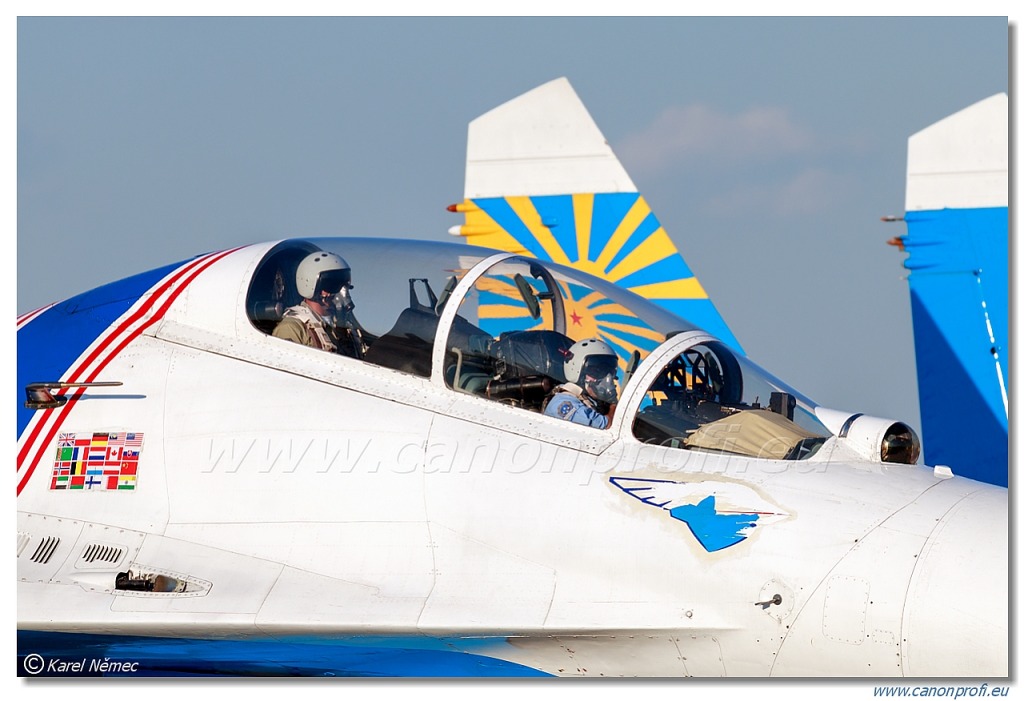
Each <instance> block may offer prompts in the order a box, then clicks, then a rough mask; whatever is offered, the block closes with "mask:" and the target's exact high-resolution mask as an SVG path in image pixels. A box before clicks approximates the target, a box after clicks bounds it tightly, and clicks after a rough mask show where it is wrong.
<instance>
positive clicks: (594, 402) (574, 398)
mask: <svg viewBox="0 0 1024 701" xmlns="http://www.w3.org/2000/svg"><path fill="white" fill-rule="evenodd" d="M618 365H619V357H618V356H617V355H616V354H615V351H614V350H612V347H611V346H609V345H608V344H607V343H605V342H604V341H602V340H601V339H599V338H588V339H586V340H583V341H577V342H576V343H574V344H573V346H572V348H570V349H569V351H568V353H567V354H566V359H565V378H566V379H567V380H568V382H567V383H566V384H564V385H559V386H558V387H556V388H555V390H554V391H555V393H554V395H552V397H551V398H550V399H549V400H548V403H547V406H546V407H545V409H544V413H545V414H547V415H548V416H554V417H557V418H559V419H565V420H566V421H572V422H573V423H578V424H583V425H584V426H593V427H594V428H607V427H608V424H609V423H611V420H612V417H613V416H614V415H615V402H616V400H617V399H618V391H617V389H616V387H615V374H616V372H617V370H618Z"/></svg>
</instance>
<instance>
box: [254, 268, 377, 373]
mask: <svg viewBox="0 0 1024 701" xmlns="http://www.w3.org/2000/svg"><path fill="white" fill-rule="evenodd" d="M295 287H296V289H297V290H298V293H299V295H301V296H302V302H301V303H300V304H296V305H295V306H294V307H289V308H288V309H287V310H285V312H284V316H283V317H282V318H281V321H280V322H278V324H277V326H276V327H275V328H274V336H275V337H277V338H282V339H284V340H286V341H292V342H294V343H300V344H302V345H304V346H310V347H311V348H319V349H321V350H326V351H329V352H331V353H334V352H339V353H343V354H345V355H351V356H354V357H358V358H361V357H362V355H363V353H364V352H365V350H366V348H365V346H364V345H363V341H362V337H361V328H360V326H359V324H358V322H356V321H355V318H354V317H353V316H352V309H353V308H354V307H355V305H354V304H353V303H352V297H351V295H350V293H349V290H351V289H352V269H351V268H350V267H349V265H348V263H346V262H345V259H344V258H342V257H341V256H339V255H337V254H336V253H329V252H328V251H317V252H316V253H310V254H309V255H308V256H306V257H305V258H303V259H302V262H301V263H299V267H298V268H297V270H296V271H295Z"/></svg>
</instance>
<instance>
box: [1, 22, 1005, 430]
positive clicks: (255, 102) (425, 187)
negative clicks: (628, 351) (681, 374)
mask: <svg viewBox="0 0 1024 701" xmlns="http://www.w3.org/2000/svg"><path fill="white" fill-rule="evenodd" d="M17 39H18V45H17V80H18V82H17V120H18V124H17V147H18V156H17V159H18V160H17V216H18V218H17V239H18V253H17V266H18V273H19V274H18V283H17V285H18V287H17V311H18V312H19V313H21V312H25V311H29V310H31V309H34V308H36V307H39V306H42V305H44V304H47V303H49V302H51V301H55V300H57V299H62V298H65V297H68V296H71V295H74V294H77V293H79V292H82V291H84V290H86V289H89V288H92V287H95V286H97V285H99V284H102V283H104V282H107V281H109V280H112V279H116V278H120V277H124V276H127V275H130V274H133V273H136V272H140V271H143V270H147V269H150V268H154V267H157V266H159V265H162V264H164V263H167V262H171V261H174V260H180V259H183V258H187V257H190V256H192V255H194V254H197V253H201V252H204V251H209V250H214V249H221V248H226V247H229V246H234V245H238V244H243V243H251V242H256V241H263V240H270V239H276V238H283V237H289V236H313V235H371V236H391V237H408V238H422V239H428V240H438V241H448V240H452V239H451V237H450V236H449V235H448V234H447V233H446V231H447V229H448V228H449V227H450V226H452V225H454V224H458V223H460V219H459V218H458V217H457V216H455V215H452V214H449V213H447V212H446V211H445V206H446V205H448V204H450V203H453V202H456V201H459V200H460V199H461V197H462V184H463V168H464V162H463V160H464V158H465V138H466V125H467V123H468V122H469V121H470V120H471V119H473V118H474V117H476V116H478V115H480V114H482V113H483V112H485V111H487V110H489V109H491V108H492V107H495V106H497V105H498V104H500V103H502V102H504V101H506V100H508V99H511V98H512V97H515V96H516V95H519V94H520V93H522V92H525V91H527V90H529V89H531V88H533V87H536V86H537V85H540V84H541V83H544V82H546V81H548V80H551V79H553V78H556V77H559V76H563V75H564V76H567V77H568V78H569V80H570V81H571V82H572V84H573V86H574V87H575V89H576V91H577V92H578V93H579V95H580V96H581V98H582V99H583V101H584V103H585V104H586V105H587V107H588V109H589V110H590V112H591V114H592V115H593V117H594V119H595V121H596V122H597V123H598V125H599V126H600V128H601V129H602V131H603V132H604V134H605V136H606V137H607V138H608V140H609V143H610V144H611V146H612V148H613V149H614V150H615V151H616V153H617V154H618V156H619V158H620V160H621V161H622V162H623V164H624V165H625V167H626V169H627V170H628V171H629V172H630V174H631V176H632V178H633V180H634V182H635V183H636V184H637V186H638V187H639V189H640V191H641V192H642V193H644V195H645V196H646V198H647V200H648V202H649V203H650V205H651V207H652V209H653V210H654V211H655V213H656V214H657V216H658V217H659V219H660V220H661V222H662V224H663V225H664V227H665V229H666V230H667V232H668V233H669V235H670V236H671V237H672V238H673V239H674V240H675V241H676V242H677V244H678V245H679V247H680V249H681V250H682V252H683V254H684V256H685V257H686V259H687V262H688V263H689V265H690V267H691V268H692V269H693V271H694V272H695V273H696V274H697V276H698V277H699V278H700V280H701V281H702V283H703V285H704V287H705V289H707V290H708V292H709V293H710V294H711V296H712V299H713V300H714V301H715V303H716V304H717V305H718V308H719V310H720V311H721V313H722V315H723V316H724V317H725V319H726V321H727V322H728V323H729V324H730V325H731V327H732V329H733V331H734V332H735V334H736V335H737V337H738V338H739V340H740V341H741V343H743V345H744V347H745V348H746V350H747V352H748V353H749V354H750V356H751V357H752V358H754V359H755V360H756V361H757V362H759V363H760V364H761V365H763V366H765V367H766V368H768V369H769V370H771V371H772V372H773V373H775V374H776V375H778V376H779V377H781V378H783V379H785V380H787V381H788V382H790V383H791V384H793V385H794V386H795V387H797V388H798V389H800V390H801V391H803V392H804V393H806V394H808V395H809V396H811V397H813V398H815V399H816V400H818V401H819V402H822V403H824V404H826V405H830V406H835V407H838V408H847V409H850V410H855V411H861V412H865V413H868V414H874V415H881V416H887V417H892V418H897V419H905V420H909V421H910V422H911V423H913V424H914V425H915V426H917V425H918V410H917V405H916V402H917V400H916V381H915V378H914V361H913V345H912V335H911V331H910V308H909V295H908V291H907V284H906V281H905V280H904V279H903V276H904V275H905V271H904V270H903V268H902V266H901V262H902V259H903V255H902V254H900V253H898V252H897V251H896V250H895V249H893V248H890V247H888V246H886V245H885V241H886V240H887V239H888V238H890V237H892V236H895V235H899V234H902V233H904V231H905V229H904V227H903V225H902V224H883V223H881V222H880V221H879V218H880V217H882V216H884V215H889V214H894V215H901V214H902V213H903V197H904V174H905V168H906V160H905V159H906V140H907V137H908V136H910V134H912V133H914V132H916V131H918V130H920V129H922V128H924V127H926V126H928V125H929V124H931V123H932V122H934V121H936V120H938V119H941V118H942V117H945V116H947V115H949V114H951V113H953V112H955V111H957V110H959V109H962V108H964V107H966V106H968V105H970V104H972V103H973V102H976V101H978V100H981V99H983V98H985V97H988V96H989V95H992V94H994V93H997V92H1006V91H1007V90H1008V87H1009V85H1008V75H1009V71H1008V39H1009V33H1008V30H1007V21H1006V18H1005V17H996V18H943V19H929V18H914V17H911V18H759V19H749V18H747V19H744V18H682V17H670V18H634V17H626V18H585V17H584V18H572V17H570V18H116V17H115V18H21V19H19V20H18V22H17Z"/></svg>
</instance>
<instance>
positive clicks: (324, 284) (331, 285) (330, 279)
mask: <svg viewBox="0 0 1024 701" xmlns="http://www.w3.org/2000/svg"><path fill="white" fill-rule="evenodd" d="M351 280H352V271H351V270H349V269H348V268H345V269H343V270H325V271H323V272H322V273H320V277H319V278H318V279H317V281H316V292H317V294H319V293H320V292H326V293H327V294H329V295H336V294H338V292H339V291H340V290H341V288H342V287H343V286H346V285H348V284H349V283H350V282H351Z"/></svg>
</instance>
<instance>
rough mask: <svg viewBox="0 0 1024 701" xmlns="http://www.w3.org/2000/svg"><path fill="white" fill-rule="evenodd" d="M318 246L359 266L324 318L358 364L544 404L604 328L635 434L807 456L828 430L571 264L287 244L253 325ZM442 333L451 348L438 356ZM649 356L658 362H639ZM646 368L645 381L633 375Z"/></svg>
mask: <svg viewBox="0 0 1024 701" xmlns="http://www.w3.org/2000/svg"><path fill="white" fill-rule="evenodd" d="M314 251H327V252H331V253H335V254H337V255H339V256H341V257H342V258H343V259H344V260H345V261H347V263H348V265H349V266H350V272H349V271H346V273H347V274H346V280H345V281H344V283H345V285H344V289H345V290H346V291H347V293H348V294H347V295H338V296H337V297H336V298H335V300H336V302H335V305H336V306H335V309H334V310H333V313H329V314H328V315H327V316H328V318H327V321H328V326H330V327H331V328H332V333H334V334H336V336H337V343H336V345H337V348H338V352H339V353H342V354H344V355H348V356H350V357H354V358H356V359H358V360H360V361H363V362H366V363H369V364H372V365H378V366H382V367H386V368H391V369H393V370H398V371H400V372H404V373H408V374H410V375H414V376H418V377H421V378H432V381H433V382H439V381H440V382H443V384H444V385H445V386H446V387H447V388H449V389H450V390H452V391H456V392H460V393H464V394H469V395H474V396H477V397H480V398H483V399H487V400H491V401H495V402H500V403H502V404H506V405H509V406H513V407H517V408H520V409H523V410H525V411H533V412H541V411H543V408H544V406H545V402H546V401H547V399H549V398H550V396H551V394H552V392H553V391H554V390H555V388H556V387H558V386H560V385H563V384H564V383H566V382H567V381H571V380H572V379H573V378H567V377H566V372H565V369H566V366H565V362H566V360H567V357H568V355H569V349H570V348H571V347H572V346H573V344H574V343H575V342H577V341H580V340H583V339H588V338H597V339H600V340H602V341H604V342H605V343H607V344H608V346H610V347H611V349H612V351H613V352H614V354H615V357H616V360H617V363H616V364H617V368H616V376H617V380H618V387H619V392H620V394H619V399H620V400H622V399H623V398H624V397H625V396H626V395H627V394H628V395H631V396H635V395H636V393H638V392H641V391H642V393H643V398H642V401H641V402H640V403H639V404H638V405H637V407H638V408H637V410H636V412H635V415H634V416H631V417H623V419H624V420H627V421H629V422H630V425H631V427H632V433H633V435H634V436H635V438H637V439H638V440H641V441H644V442H653V443H658V444H661V445H666V446H669V447H675V448H680V449H686V450H714V451H724V452H727V453H737V454H742V455H756V456H760V457H769V458H773V459H799V458H804V457H807V456H809V455H811V454H813V452H814V451H815V450H816V449H817V447H818V446H820V445H821V443H822V442H824V440H825V437H826V436H828V435H829V433H828V431H827V429H825V427H824V426H823V425H822V424H821V423H820V422H818V420H817V419H816V418H815V416H814V408H815V405H814V403H813V402H811V401H810V400H808V399H807V398H806V397H803V396H802V395H800V394H799V393H797V392H795V391H794V390H792V389H790V388H788V387H786V386H785V385H783V384H782V383H780V382H779V381H777V380H775V379H774V378H773V377H771V375H769V374H768V373H765V372H764V371H763V370H761V369H760V368H758V367H757V366H756V365H754V364H753V363H752V362H750V361H749V360H747V359H746V358H745V357H744V356H742V355H741V354H739V353H737V352H735V351H733V350H732V349H730V348H729V347H728V346H726V345H725V344H723V343H721V342H719V341H717V340H714V339H711V338H710V337H708V336H707V335H706V334H702V333H700V330H699V329H697V328H696V327H695V326H693V325H692V324H690V323H688V322H686V321H685V320H683V319H681V318H679V317H677V316H675V315H674V314H672V313H670V312H668V311H666V310H664V309H662V308H661V307H659V306H657V305H655V304H653V303H652V302H650V301H648V300H646V299H644V298H642V297H639V296H637V295H635V294H633V293H631V292H629V291H627V290H624V289H622V288H619V287H617V286H616V285H613V284H611V283H609V282H607V281H605V280H602V279H599V278H596V277H593V276H590V275H587V274H585V273H582V272H580V271H578V270H575V269H573V268H570V267H566V266H562V265H558V264H555V263H551V262H542V261H537V260H533V259H529V258H524V257H519V256H512V255H508V254H500V253H498V252H496V251H492V250H489V249H483V248H477V247H471V246H464V245H458V244H437V243H426V242H417V241H397V240H391V241H382V240H379V239H375V240H367V239H344V238H337V239H309V240H292V241H284V242H282V243H280V244H278V245H276V246H275V247H273V248H272V249H271V250H270V251H268V252H267V254H266V255H265V256H264V258H263V259H262V261H260V263H259V264H258V265H257V267H256V269H255V272H254V274H253V276H252V281H251V284H250V286H249V289H248V293H247V297H246V310H247V314H248V316H249V320H250V322H251V323H252V325H253V326H255V327H256V328H257V329H259V330H260V331H262V332H263V333H265V334H271V333H272V332H273V331H274V328H275V327H276V325H277V324H278V322H279V321H280V319H281V318H282V316H283V315H284V313H285V311H286V310H287V309H288V308H289V307H293V306H296V305H299V304H300V303H301V302H302V296H301V295H300V294H299V290H298V289H297V287H296V283H295V276H296V270H297V268H298V265H299V263H300V261H302V259H303V258H304V257H306V256H307V255H309V254H310V253H312V252H314ZM343 297H344V299H342V298H343ZM450 305H451V306H452V307H453V308H452V309H451V310H448V307H449V306H450ZM446 310H447V313H446ZM691 337H693V339H694V340H693V342H692V343H689V342H687V341H686V340H685V339H688V338H691ZM275 340H276V339H275ZM440 342H443V343H444V353H443V354H435V345H436V344H438V343H440ZM652 354H655V355H656V356H658V357H657V359H656V361H655V359H652V361H655V362H656V364H657V366H658V367H657V369H656V370H655V369H652V368H653V365H652V363H645V362H644V361H645V360H646V359H647V358H648V357H649V356H651V355H652ZM641 376H642V377H643V379H642V382H643V383H645V384H646V385H647V386H645V387H642V388H640V387H634V386H632V385H631V384H630V383H631V381H633V378H634V377H641ZM595 430H598V429H595Z"/></svg>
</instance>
